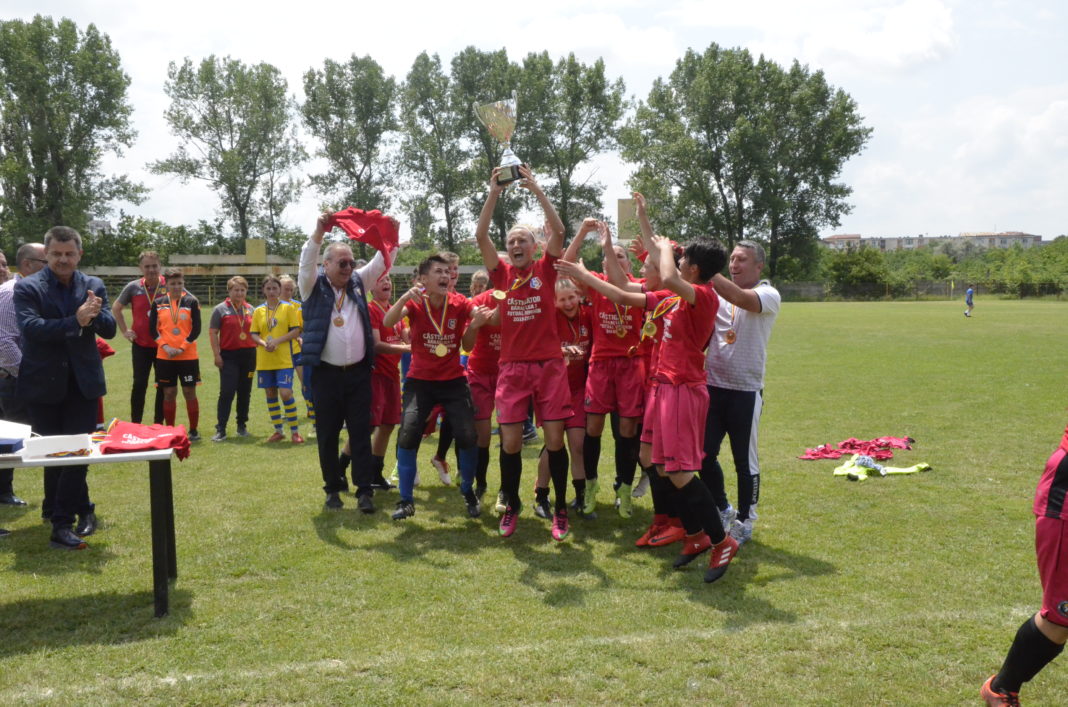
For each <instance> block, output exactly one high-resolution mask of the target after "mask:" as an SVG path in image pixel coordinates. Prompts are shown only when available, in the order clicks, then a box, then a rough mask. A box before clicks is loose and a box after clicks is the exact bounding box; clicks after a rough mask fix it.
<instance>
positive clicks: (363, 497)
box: [356, 493, 375, 513]
mask: <svg viewBox="0 0 1068 707" xmlns="http://www.w3.org/2000/svg"><path fill="white" fill-rule="evenodd" d="M356 507H357V508H359V509H360V511H362V512H363V513H374V512H375V502H374V501H372V500H371V494H369V493H361V494H358V495H357V496H356Z"/></svg>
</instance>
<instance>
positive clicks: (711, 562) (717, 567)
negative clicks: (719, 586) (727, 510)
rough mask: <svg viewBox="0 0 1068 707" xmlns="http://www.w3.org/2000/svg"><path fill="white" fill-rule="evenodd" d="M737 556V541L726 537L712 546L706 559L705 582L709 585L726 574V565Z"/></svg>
mask: <svg viewBox="0 0 1068 707" xmlns="http://www.w3.org/2000/svg"><path fill="white" fill-rule="evenodd" d="M736 554H738V541H737V540H735V539H734V538H732V537H731V536H729V535H728V536H727V537H725V538H723V540H720V541H719V542H718V543H716V544H715V545H713V546H712V554H711V557H709V558H708V569H707V570H706V571H705V582H706V583H709V584H711V583H712V582H715V581H716V580H717V579H719V578H720V577H722V576H723V575H724V574H726V573H727V565H729V564H730V563H731V560H732V559H734V556H735V555H736Z"/></svg>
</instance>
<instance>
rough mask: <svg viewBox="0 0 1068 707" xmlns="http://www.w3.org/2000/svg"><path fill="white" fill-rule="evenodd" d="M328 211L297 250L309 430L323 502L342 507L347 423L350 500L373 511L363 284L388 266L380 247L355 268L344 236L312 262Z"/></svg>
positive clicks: (369, 346) (370, 352)
mask: <svg viewBox="0 0 1068 707" xmlns="http://www.w3.org/2000/svg"><path fill="white" fill-rule="evenodd" d="M330 220H331V214H329V213H324V214H321V215H320V216H319V218H318V220H317V221H316V223H315V230H314V231H313V232H312V234H311V237H309V238H308V240H307V242H306V243H305V244H304V248H303V249H302V250H301V253H300V268H299V271H298V276H297V284H298V286H299V287H300V296H301V299H302V300H303V302H304V305H303V315H304V348H303V357H304V365H305V366H306V367H307V368H306V370H310V372H311V381H310V383H308V382H307V381H305V382H306V384H308V385H309V386H310V387H311V390H312V398H313V399H314V400H315V435H316V439H317V442H318V446H319V467H320V469H321V470H322V473H323V491H325V492H326V507H327V508H330V509H338V508H341V507H342V506H343V505H344V504H343V503H342V501H341V493H342V492H344V491H346V490H348V482H347V481H346V479H345V476H344V472H343V470H342V468H341V464H340V462H339V461H338V442H339V440H340V437H341V428H342V426H346V427H348V431H349V440H350V444H351V455H352V480H353V482H354V483H355V485H356V499H357V500H356V507H357V508H359V509H360V510H361V511H363V512H364V513H374V511H375V506H374V501H373V500H372V497H373V496H374V490H373V488H372V484H373V483H374V480H375V479H374V474H373V473H372V468H371V366H372V363H373V361H374V340H373V338H372V333H371V332H372V328H371V317H370V313H369V312H368V309H367V296H366V294H365V293H366V292H367V290H368V289H370V287H371V286H372V285H373V284H374V282H375V281H376V280H378V278H379V277H381V276H382V275H383V274H384V273H385V272H386V264H385V260H383V258H382V254H381V253H378V254H376V255H375V257H374V258H373V259H372V260H371V262H369V263H367V264H366V265H364V266H363V267H360V268H359V269H357V268H356V260H355V259H354V258H353V256H352V248H350V247H349V245H348V243H347V242H332V243H330V244H328V245H327V246H326V249H325V250H324V251H323V265H322V268H317V267H316V262H317V261H318V259H319V251H320V249H321V248H322V244H323V236H324V235H325V233H326V230H327V227H328V226H329V224H330Z"/></svg>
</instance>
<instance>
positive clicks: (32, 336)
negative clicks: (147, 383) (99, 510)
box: [14, 226, 115, 550]
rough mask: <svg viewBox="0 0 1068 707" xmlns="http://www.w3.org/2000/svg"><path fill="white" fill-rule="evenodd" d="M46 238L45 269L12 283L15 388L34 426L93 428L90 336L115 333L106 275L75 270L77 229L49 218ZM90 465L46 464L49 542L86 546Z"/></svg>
mask: <svg viewBox="0 0 1068 707" xmlns="http://www.w3.org/2000/svg"><path fill="white" fill-rule="evenodd" d="M44 244H45V260H46V261H47V264H46V265H45V267H44V269H42V270H41V271H40V272H38V273H35V274H33V275H30V276H29V277H24V278H22V279H21V280H19V281H18V282H17V283H16V284H15V299H14V301H15V318H16V320H17V321H18V326H19V329H20V330H21V331H22V347H23V348H22V353H23V356H22V364H21V366H20V368H19V377H18V388H17V394H18V395H19V397H20V398H21V399H22V400H24V401H25V402H26V405H27V406H28V408H29V415H30V424H31V426H32V427H33V430H34V432H37V433H38V434H42V435H63V434H77V433H82V432H92V431H93V430H94V429H95V428H96V411H97V399H99V398H100V397H101V396H103V395H104V394H105V393H106V392H107V388H106V385H105V383H104V366H103V364H102V363H101V360H100V353H99V352H98V351H97V348H96V337H97V336H98V335H99V336H101V337H103V338H105V339H110V338H113V337H114V336H115V318H114V317H113V316H112V314H111V310H110V308H109V307H108V306H107V292H106V291H105V290H104V283H103V282H102V281H101V280H100V278H97V277H92V276H90V275H85V274H83V273H81V272H79V271H78V262H79V261H80V260H81V257H82V238H81V235H79V233H78V232H77V231H76V230H74V229H73V228H69V227H67V226H54V227H52V228H50V229H49V230H48V232H47V233H45V237H44ZM88 472H89V467H88V466H85V465H77V466H63V467H52V468H48V469H46V470H45V499H44V503H42V505H41V510H42V515H44V516H45V517H47V518H50V519H51V521H52V536H51V539H50V540H51V545H52V547H55V548H60V549H66V550H82V549H85V547H86V543H85V541H84V540H82V538H83V537H85V536H87V535H91V534H92V533H93V532H94V531H95V530H96V513H95V507H94V506H93V504H92V503H91V502H90V500H89V486H88V483H87V482H86V475H87V474H88ZM75 521H77V526H76V527H75Z"/></svg>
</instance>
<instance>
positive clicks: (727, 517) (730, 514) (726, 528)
mask: <svg viewBox="0 0 1068 707" xmlns="http://www.w3.org/2000/svg"><path fill="white" fill-rule="evenodd" d="M737 517H738V511H736V510H734V506H731V505H728V506H727V510H725V511H720V512H719V519H720V521H721V522H722V523H723V532H724V533H729V532H731V526H732V525H734V519H735V518H737Z"/></svg>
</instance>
